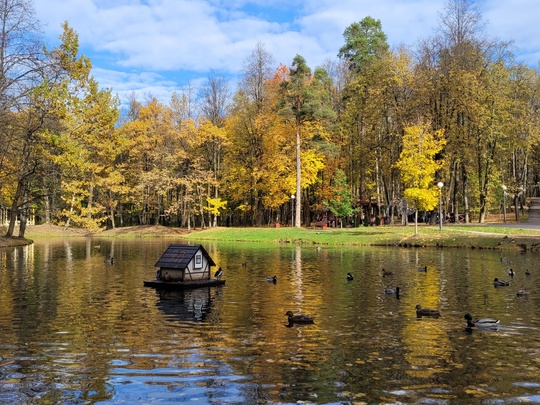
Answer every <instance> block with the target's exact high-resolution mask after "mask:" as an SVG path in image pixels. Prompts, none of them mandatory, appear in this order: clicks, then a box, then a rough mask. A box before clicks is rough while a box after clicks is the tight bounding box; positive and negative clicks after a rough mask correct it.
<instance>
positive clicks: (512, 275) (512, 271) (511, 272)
mask: <svg viewBox="0 0 540 405" xmlns="http://www.w3.org/2000/svg"><path fill="white" fill-rule="evenodd" d="M514 274H515V273H514V270H513V269H510V270H508V275H509V276H510V277H514Z"/></svg>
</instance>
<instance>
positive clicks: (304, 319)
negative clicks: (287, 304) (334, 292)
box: [285, 311, 314, 325]
mask: <svg viewBox="0 0 540 405" xmlns="http://www.w3.org/2000/svg"><path fill="white" fill-rule="evenodd" d="M285 315H286V316H287V317H288V318H289V325H291V324H293V323H313V322H314V320H313V317H312V316H309V315H306V314H294V313H293V312H292V311H287V312H285Z"/></svg>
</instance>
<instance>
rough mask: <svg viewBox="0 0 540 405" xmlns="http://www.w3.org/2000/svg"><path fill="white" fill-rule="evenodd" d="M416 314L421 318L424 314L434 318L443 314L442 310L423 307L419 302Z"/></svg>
mask: <svg viewBox="0 0 540 405" xmlns="http://www.w3.org/2000/svg"><path fill="white" fill-rule="evenodd" d="M415 309H416V316H417V317H418V318H421V317H423V316H431V317H433V318H438V317H439V316H441V312H440V311H439V310H438V309H433V308H422V306H421V305H420V304H418V305H417V306H416V307H415Z"/></svg>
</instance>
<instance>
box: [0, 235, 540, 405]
mask: <svg viewBox="0 0 540 405" xmlns="http://www.w3.org/2000/svg"><path fill="white" fill-rule="evenodd" d="M170 243H181V241H179V240H171V239H153V240H148V239H134V240H121V239H78V238H76V239H72V238H70V239H47V240H37V241H36V243H35V244H34V245H31V246H28V247H24V248H16V249H5V250H1V251H0V403H12V404H22V403H25V404H33V403H35V404H43V403H45V404H46V403H50V404H94V403H98V404H133V403H143V404H153V403H159V404H175V403H181V402H190V403H200V404H296V403H314V404H362V403H368V404H378V403H410V404H413V403H414V404H454V403H464V404H469V403H470V404H501V403H517V402H533V403H540V370H539V366H540V311H539V307H540V290H539V285H540V268H539V266H538V259H539V255H538V254H536V253H530V252H527V253H526V254H518V253H517V252H516V253H504V254H503V255H501V253H500V252H496V251H487V250H457V249H403V248H397V247H396V248H368V247H340V248H330V247H322V248H321V249H318V248H317V247H315V246H312V245H310V246H301V247H298V246H293V245H290V244H289V245H258V244H251V243H237V244H232V243H207V242H205V243H204V246H205V248H206V249H207V250H208V252H209V253H210V255H211V256H212V258H213V259H214V261H215V262H216V264H217V265H218V266H221V267H222V268H223V269H224V272H225V275H224V278H225V279H226V285H225V286H223V287H213V288H198V289H193V290H188V291H184V292H161V291H156V290H154V289H152V288H147V287H144V286H143V281H144V280H151V279H153V278H154V274H155V270H156V269H155V268H154V264H155V263H156V261H157V260H158V258H159V257H160V256H161V254H162V253H163V251H164V250H165V249H166V248H167V247H168V245H169V244H170ZM109 256H113V257H114V259H115V260H114V264H113V265H111V264H107V263H105V262H104V260H105V259H106V258H108V257H109ZM424 265H427V269H428V271H427V272H420V271H418V268H419V267H420V266H424ZM383 268H384V269H386V270H387V271H391V272H392V273H393V274H392V275H387V276H385V277H383V276H382V272H381V270H382V269H383ZM510 268H513V269H514V271H515V272H516V275H515V276H514V277H513V278H512V279H511V280H510V286H508V287H497V288H495V287H494V285H493V279H494V278H495V277H498V278H501V279H508V278H509V277H508V270H509V269H510ZM526 269H528V270H530V273H531V274H530V275H527V274H525V270H526ZM348 272H350V273H352V274H353V276H354V280H352V281H347V278H346V274H347V273H348ZM273 275H276V276H277V283H276V284H273V283H269V282H266V280H265V279H266V277H269V276H273ZM395 286H399V287H400V289H401V294H400V295H399V298H396V297H395V296H394V295H388V294H385V292H384V288H386V287H395ZM522 288H528V289H529V290H530V294H529V295H527V296H524V297H518V296H517V295H516V293H517V291H518V290H519V289H522ZM417 304H421V305H422V306H424V307H432V308H437V309H440V311H441V317H440V318H428V317H422V318H417V316H416V313H415V306H416V305H417ZM288 310H291V311H294V312H297V311H301V312H305V313H308V314H310V315H312V316H314V317H315V323H314V324H312V325H295V326H292V327H288V325H287V317H286V316H285V315H284V314H285V312H286V311H288ZM466 312H470V313H471V314H473V316H475V317H487V316H489V317H495V318H498V319H500V325H499V327H498V329H496V330H480V329H479V328H473V330H467V329H466V328H465V326H466V324H465V320H464V318H463V316H464V314H465V313H466Z"/></svg>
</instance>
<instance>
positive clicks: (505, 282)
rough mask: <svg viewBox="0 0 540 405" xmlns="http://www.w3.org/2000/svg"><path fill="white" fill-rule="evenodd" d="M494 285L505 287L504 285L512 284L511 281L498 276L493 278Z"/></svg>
mask: <svg viewBox="0 0 540 405" xmlns="http://www.w3.org/2000/svg"><path fill="white" fill-rule="evenodd" d="M493 285H494V286H495V287H504V286H508V285H510V283H509V282H508V281H504V280H499V279H498V278H497V277H495V278H494V279H493Z"/></svg>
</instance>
